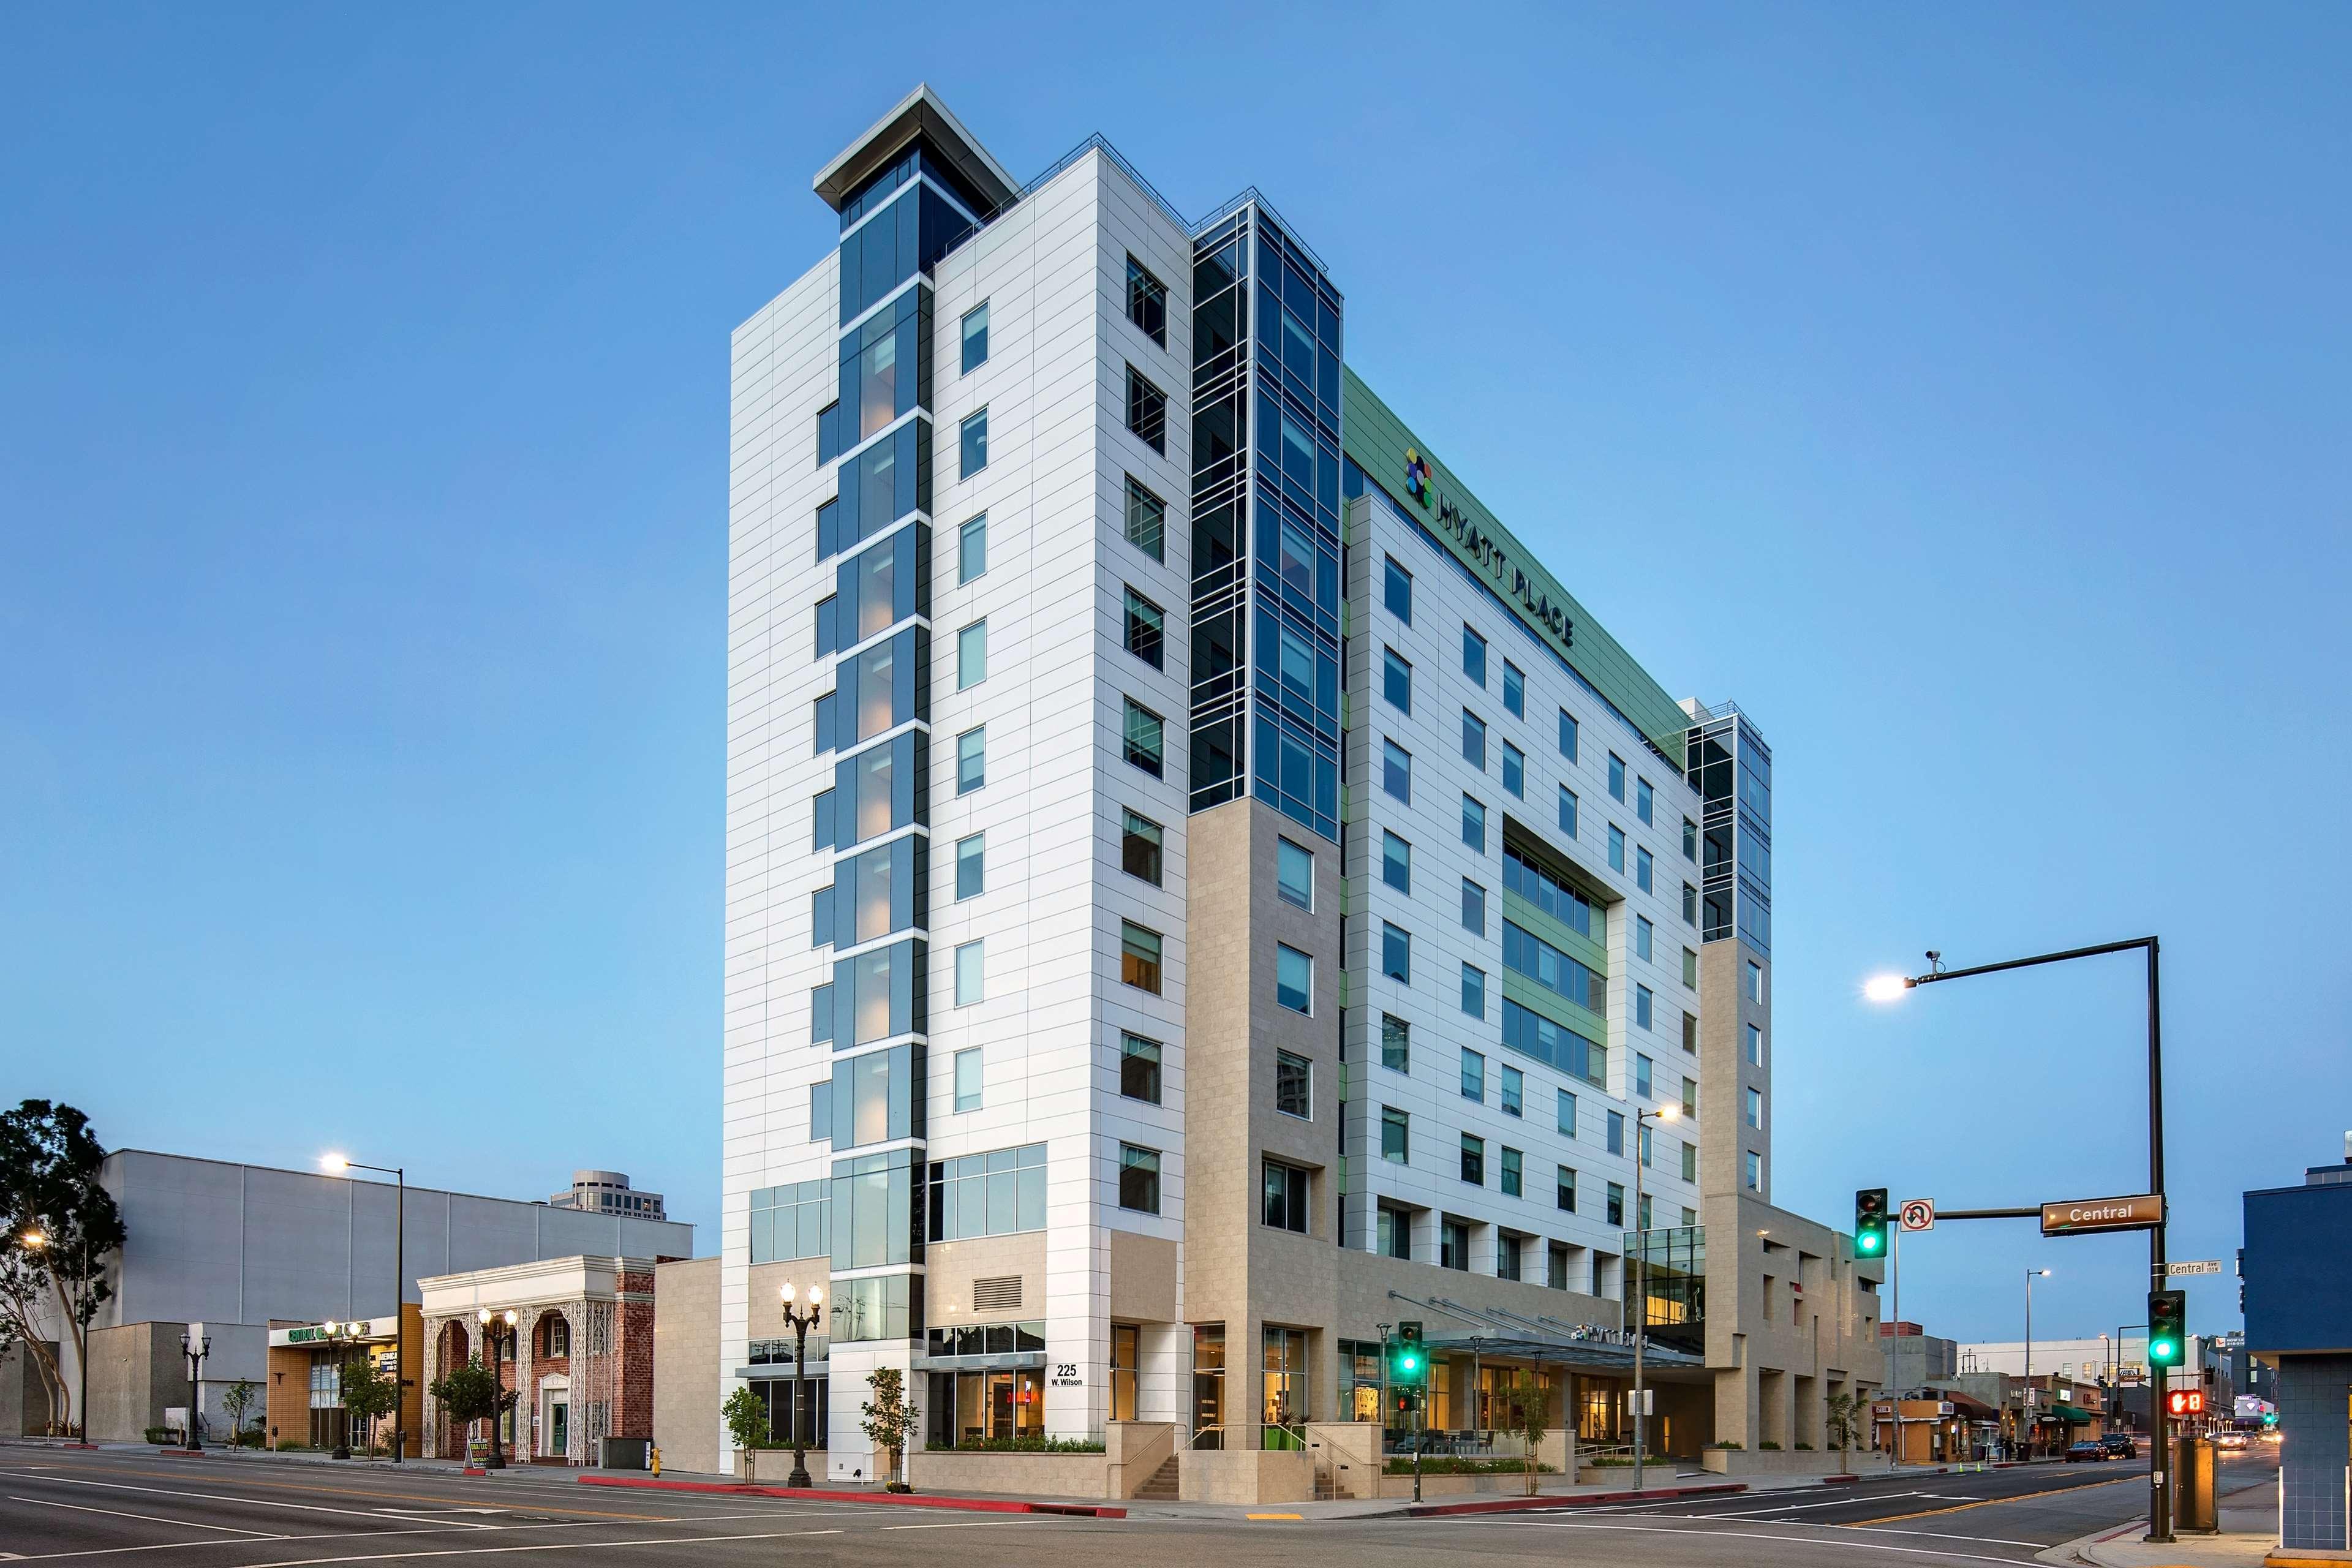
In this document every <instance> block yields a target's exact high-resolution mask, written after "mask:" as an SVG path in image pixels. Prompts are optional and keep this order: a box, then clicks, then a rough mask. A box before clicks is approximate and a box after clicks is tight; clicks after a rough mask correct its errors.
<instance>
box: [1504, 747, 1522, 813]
mask: <svg viewBox="0 0 2352 1568" xmlns="http://www.w3.org/2000/svg"><path fill="white" fill-rule="evenodd" d="M1503 787H1504V788H1505V789H1507V790H1508V791H1510V792H1511V793H1512V794H1513V795H1517V796H1519V797H1520V798H1521V799H1523V800H1524V799H1525V798H1527V793H1528V754H1527V753H1526V752H1522V751H1521V750H1519V749H1518V748H1517V746H1514V745H1513V744H1511V743H1510V742H1508V741H1506V742H1503Z"/></svg>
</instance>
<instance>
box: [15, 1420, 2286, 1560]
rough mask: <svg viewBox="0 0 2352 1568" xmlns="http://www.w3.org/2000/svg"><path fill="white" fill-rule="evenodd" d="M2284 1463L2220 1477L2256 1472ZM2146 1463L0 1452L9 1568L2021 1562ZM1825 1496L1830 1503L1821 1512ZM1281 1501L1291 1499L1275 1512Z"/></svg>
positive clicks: (2115, 1513)
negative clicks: (1363, 1506)
mask: <svg viewBox="0 0 2352 1568" xmlns="http://www.w3.org/2000/svg"><path fill="white" fill-rule="evenodd" d="M2270 1458H2271V1456H2270V1455H2268V1454H2262V1455H2260V1456H2258V1457H2257V1459H2256V1460H2255V1461H2253V1462H2249V1463H2241V1464H2239V1465H2237V1466H2235V1467H2234V1468H2235V1469H2236V1471H2237V1472H2238V1473H2237V1474H2234V1475H2231V1474H2226V1473H2225V1480H2224V1486H2225V1489H2228V1488H2234V1487H2236V1486H2240V1485H2244V1484H2249V1483H2251V1482H2252V1481H2253V1480H2256V1479H2260V1476H2259V1474H2256V1473H2253V1472H2254V1469H2255V1466H2256V1465H2257V1464H2259V1465H2260V1467H2261V1469H2262V1470H2263V1471H2264V1472H2266V1471H2267V1469H2268V1468H2270V1466H2269V1463H2268V1461H2269V1460H2270ZM2146 1472H2147V1466H2146V1464H2145V1463H2144V1462H2143V1463H2139V1464H2132V1465H2126V1464H2123V1463H2115V1464H2109V1465H2104V1466H2080V1467H2074V1468H2063V1467H2054V1466H2053V1467H2041V1468H2031V1469H2020V1470H1999V1471H1992V1472H1989V1473H1984V1474H1979V1475H1973V1476H1938V1477H1930V1478H1921V1479H1915V1478H1905V1479H1900V1480H1888V1481H1882V1482H1877V1483H1873V1484H1870V1485H1866V1486H1864V1487H1860V1488H1855V1489H1843V1490H1842V1491H1841V1492H1840V1493H1839V1494H1838V1495H1836V1496H1830V1495H1826V1494H1824V1493H1823V1492H1821V1491H1817V1490H1812V1489H1801V1490H1798V1491H1792V1492H1789V1493H1785V1494H1780V1495H1779V1496H1775V1495H1773V1494H1769V1493H1748V1494H1743V1495H1740V1496H1736V1497H1730V1498H1725V1499H1720V1500H1697V1499H1694V1500H1691V1501H1689V1502H1687V1503H1669V1504H1651V1505H1644V1506H1639V1507H1622V1508H1615V1509H1583V1510H1575V1511H1573V1512H1566V1511H1563V1512H1557V1513H1550V1514H1533V1515H1492V1516H1486V1517H1475V1516H1474V1517H1466V1518H1451V1519H1422V1520H1405V1519H1396V1518H1389V1519H1371V1520H1367V1519H1351V1520H1324V1521H1316V1520H1297V1521H1292V1520H1268V1521H1243V1520H1238V1519H1233V1518H1230V1517H1221V1518H1214V1519H1169V1518H1130V1519H1127V1520H1099V1521H1097V1520H1085V1519H1064V1518H1051V1517H1045V1516H1026V1515H1001V1514H968V1513H957V1512H950V1511H946V1510H911V1509H907V1508H903V1507H898V1506H893V1505H889V1504H883V1503H872V1504H868V1503H864V1502H848V1503H824V1502H796V1501H791V1500H782V1499H774V1500H771V1499H764V1498H746V1497H740V1496H730V1495H726V1494H698V1493H690V1492H667V1491H664V1492H656V1491H637V1490H627V1489H617V1488H614V1489H606V1488H593V1489H592V1488H585V1487H582V1486H580V1485H578V1484H577V1483H576V1482H575V1481H573V1480H572V1479H571V1478H570V1477H569V1476H567V1475H564V1474H562V1472H549V1471H533V1470H529V1469H518V1470H509V1471H508V1472H506V1473H505V1474H504V1475H501V1476H498V1477H494V1478H490V1479H470V1480H469V1479H461V1478H458V1477H455V1476H451V1475H447V1474H446V1473H428V1472H423V1471H407V1472H393V1471H389V1470H386V1469H383V1468H365V1469H361V1468H352V1469H342V1468H328V1467H323V1466H308V1465H300V1466H298V1465H287V1464H274V1463H269V1462H268V1461H255V1460H239V1459H232V1458H226V1457H215V1458H206V1459H201V1460H197V1459H163V1458H147V1457H143V1456H136V1455H127V1454H118V1453H101V1454H81V1453H72V1452H59V1451H56V1450H33V1449H0V1562H28V1563H72V1564H73V1565H74V1568H118V1565H119V1568H148V1565H155V1568H161V1565H163V1564H167V1563H168V1564H172V1565H173V1568H179V1565H181V1564H185V1565H187V1568H326V1565H327V1564H344V1563H354V1564H356V1563H385V1564H396V1563H411V1564H421V1565H425V1568H530V1564H531V1563H535V1562H537V1561H541V1560H545V1561H548V1562H550V1563H551V1564H552V1563H589V1564H594V1565H595V1568H676V1565H677V1564H681V1563H693V1564H701V1563H709V1564H713V1565H719V1568H749V1565H751V1564H754V1563H757V1564H761V1565H763V1568H767V1565H773V1564H778V1563H789V1564H793V1565H795V1568H798V1565H802V1564H807V1565H818V1564H824V1565H831V1564H836V1563H839V1564H849V1563H856V1564H857V1565H858V1568H900V1565H902V1564H903V1565H906V1568H940V1562H941V1559H942V1557H943V1556H947V1557H949V1558H950V1560H961V1561H962V1562H970V1563H1020V1564H1022V1568H1055V1565H1056V1564H1060V1563H1069V1564H1071V1565H1073V1568H1103V1565H1104V1562H1105V1560H1106V1558H1117V1559H1124V1560H1125V1561H1126V1562H1127V1563H1150V1564H1154V1565H1157V1564H1162V1563H1167V1564H1184V1565H1190V1564H1199V1565H1201V1568H1261V1565H1262V1568H1298V1565H1299V1564H1301V1563H1309V1564H1320V1563H1331V1564H1339V1563H1345V1564H1346V1568H1408V1565H1409V1568H1429V1563H1430V1553H1431V1552H1432V1551H1433V1550H1436V1551H1440V1552H1444V1553H1445V1554H1447V1555H1448V1556H1451V1557H1454V1558H1472V1559H1476V1560H1478V1561H1479V1562H1481V1563H1495V1564H1497V1565H1502V1564H1517V1563H1529V1564H1533V1563H1559V1562H1561V1561H1563V1560H1566V1561H1571V1562H1591V1563H1625V1562H1634V1563H1655V1564H1661V1565H1664V1568H1683V1565H1689V1568H1724V1564H1726V1563H1738V1564H1742V1565H1746V1564H1757V1565H1760V1568H1782V1565H1788V1568H1795V1565H1798V1564H1813V1563H1832V1564H1838V1563H1843V1564H1853V1565H1854V1568H1866V1565H1867V1564H1868V1563H1869V1562H1870V1560H1871V1559H1872V1558H1876V1559H1877V1560H1878V1561H1879V1563H1882V1564H1884V1565H1885V1568H1931V1565H1932V1564H1933V1563H1937V1562H1947V1563H1956V1564H1957V1563H1986V1562H1993V1563H2023V1562H2030V1561H2032V1557H2033V1555H2034V1553H2035V1552H2037V1551H2039V1550H2041V1549H2042V1547H2044V1546H2046V1545H2048V1544H2050V1543H2052V1542H2057V1541H2062V1540H2066V1539H2070V1538H2072V1537H2074V1536H2077V1535H2082V1534H2085V1533H2088V1532H2089V1531H2093V1530H2096V1529H2098V1528H2100V1527H2101V1526H2103V1525H2105V1524H2111V1523H2116V1522H2119V1521H2123V1520H2125V1519H2127V1518H2130V1517H2132V1516H2133V1515H2134V1514H2136V1513H2137V1512H2138V1511H2139V1510H2141V1509H2142V1508H2143V1507H2144V1506H2145V1503H2146V1494H2147V1474H2146ZM1824 1505H1825V1506H1824ZM1269 1511H1279V1510H1269Z"/></svg>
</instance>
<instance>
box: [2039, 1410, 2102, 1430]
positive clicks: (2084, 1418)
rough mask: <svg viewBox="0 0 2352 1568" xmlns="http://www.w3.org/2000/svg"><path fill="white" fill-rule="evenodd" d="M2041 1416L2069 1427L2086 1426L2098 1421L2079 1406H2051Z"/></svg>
mask: <svg viewBox="0 0 2352 1568" xmlns="http://www.w3.org/2000/svg"><path fill="white" fill-rule="evenodd" d="M2042 1415H2043V1416H2044V1417H2045V1418H2046V1419H2048V1420H2052V1421H2063V1422H2064V1423H2066V1425H2067V1426H2089V1425H2090V1424H2091V1423H2092V1422H2093V1421H2095V1420H2096V1419H2098V1418H2097V1417H2096V1416H2095V1415H2092V1414H2091V1413H2090V1412H2089V1411H2087V1410H2085V1409H2084V1408H2083V1407H2082V1406H2081V1405H2052V1406H2051V1407H2050V1408H2049V1409H2048V1410H2045V1411H2043V1412H2042Z"/></svg>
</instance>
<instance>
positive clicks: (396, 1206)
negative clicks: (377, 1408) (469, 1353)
mask: <svg viewBox="0 0 2352 1568" xmlns="http://www.w3.org/2000/svg"><path fill="white" fill-rule="evenodd" d="M319 1163H320V1164H322V1165H324V1166H325V1167H326V1168H327V1172H328V1173H329V1174H330V1175H336V1176H340V1175H342V1174H343V1173H346V1172H349V1171H379V1172H382V1173H383V1174H385V1175H387V1176H390V1177H391V1178H392V1181H393V1189H392V1194H393V1195H392V1462H393V1463H394V1464H395V1465H396V1464H398V1463H400V1456H401V1450H402V1449H403V1448H404V1447H407V1446H408V1417H407V1414H406V1411H405V1408H404V1405H405V1402H406V1400H407V1398H408V1393H407V1390H408V1322H407V1316H408V1314H407V1310H406V1308H405V1306H404V1303H405V1301H406V1300H407V1299H408V1255H407V1251H406V1248H407V1245H408V1173H407V1171H406V1170H404V1168H402V1167H401V1166H398V1165H368V1164H362V1163H360V1162H359V1161H357V1160H349V1159H345V1158H344V1157H343V1156H342V1155H341V1154H330V1155H328V1156H327V1157H326V1158H325V1159H323V1160H321V1161H320V1162H319Z"/></svg>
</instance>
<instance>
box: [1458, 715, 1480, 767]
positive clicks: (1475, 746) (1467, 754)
mask: <svg viewBox="0 0 2352 1568" xmlns="http://www.w3.org/2000/svg"><path fill="white" fill-rule="evenodd" d="M1462 760H1463V761H1464V762H1465V763H1469V764H1470V765H1471V766H1472V767H1474V768H1477V769H1479V770H1481V771H1484V770H1485V768H1486V721H1485V720H1484V719H1481V718H1479V717H1478V715H1476V714H1475V713H1473V712H1471V711H1470V710H1468V709H1467V708H1465V709H1464V710H1462Z"/></svg>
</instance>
